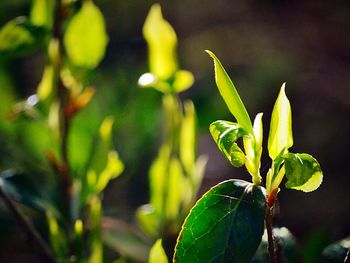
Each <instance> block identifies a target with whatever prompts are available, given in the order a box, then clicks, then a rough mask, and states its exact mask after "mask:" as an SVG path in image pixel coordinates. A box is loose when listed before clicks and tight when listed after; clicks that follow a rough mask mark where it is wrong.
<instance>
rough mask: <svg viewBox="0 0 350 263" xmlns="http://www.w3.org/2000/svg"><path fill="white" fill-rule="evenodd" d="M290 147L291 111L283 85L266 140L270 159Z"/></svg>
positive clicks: (291, 140)
mask: <svg viewBox="0 0 350 263" xmlns="http://www.w3.org/2000/svg"><path fill="white" fill-rule="evenodd" d="M292 145H293V133H292V111H291V107H290V103H289V100H288V98H287V96H286V93H285V83H283V85H282V87H281V90H280V93H279V95H278V97H277V100H276V103H275V106H274V107H273V111H272V116H271V123H270V133H269V139H268V150H269V155H270V157H271V159H273V160H274V159H275V158H276V157H277V156H278V155H279V154H280V153H281V151H282V150H284V151H287V150H288V149H289V148H290V147H291V146H292Z"/></svg>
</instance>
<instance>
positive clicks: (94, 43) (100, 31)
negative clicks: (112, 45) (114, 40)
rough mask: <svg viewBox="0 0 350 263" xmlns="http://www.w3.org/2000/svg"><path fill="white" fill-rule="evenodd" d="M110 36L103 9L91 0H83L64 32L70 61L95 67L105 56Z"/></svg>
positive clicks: (82, 65)
mask: <svg viewBox="0 0 350 263" xmlns="http://www.w3.org/2000/svg"><path fill="white" fill-rule="evenodd" d="M107 43H108V36H107V32H106V28H105V21H104V18H103V15H102V13H101V11H100V10H99V9H98V8H97V6H96V5H95V4H94V3H93V2H92V1H91V0H89V1H83V5H82V7H81V9H80V10H79V11H78V13H77V14H76V15H75V16H74V17H73V18H72V20H71V21H70V22H69V24H68V26H67V30H66V32H65V34H64V46H65V49H66V51H67V55H68V57H69V59H70V61H71V62H72V63H73V64H74V65H76V66H80V67H85V68H88V69H93V68H95V67H96V66H97V65H98V64H99V63H100V61H101V60H102V58H103V57H104V54H105V51H106V46H107Z"/></svg>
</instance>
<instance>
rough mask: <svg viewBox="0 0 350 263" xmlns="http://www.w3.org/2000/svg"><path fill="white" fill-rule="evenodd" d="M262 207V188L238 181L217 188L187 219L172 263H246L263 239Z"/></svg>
mask: <svg viewBox="0 0 350 263" xmlns="http://www.w3.org/2000/svg"><path fill="white" fill-rule="evenodd" d="M265 207H266V199H265V190H264V189H263V188H262V187H258V186H253V184H251V183H248V182H245V181H241V180H228V181H224V182H222V183H220V184H218V185H216V186H215V187H213V188H212V189H210V190H209V191H208V192H207V193H206V194H205V195H204V196H203V197H202V198H201V199H200V200H199V201H198V202H197V204H196V205H195V206H194V207H193V208H192V210H191V212H190V214H189V215H188V217H187V218H186V220H185V222H184V224H183V226H182V230H181V232H180V235H179V238H178V242H177V245H176V248H175V255H174V262H179V263H182V262H189V263H196V262H249V261H250V260H251V259H252V257H253V256H254V254H255V251H256V249H257V248H258V246H259V244H260V241H261V237H262V235H263V231H264V215H265Z"/></svg>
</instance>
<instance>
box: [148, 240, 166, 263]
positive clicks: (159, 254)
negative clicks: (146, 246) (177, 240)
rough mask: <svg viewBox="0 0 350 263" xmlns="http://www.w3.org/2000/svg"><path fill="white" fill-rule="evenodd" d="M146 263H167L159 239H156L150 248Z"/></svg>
mask: <svg viewBox="0 0 350 263" xmlns="http://www.w3.org/2000/svg"><path fill="white" fill-rule="evenodd" d="M148 263H168V258H167V256H166V254H165V252H164V249H163V246H162V240H161V239H158V240H157V241H156V242H155V243H154V245H153V246H152V248H151V250H150V252H149V258H148Z"/></svg>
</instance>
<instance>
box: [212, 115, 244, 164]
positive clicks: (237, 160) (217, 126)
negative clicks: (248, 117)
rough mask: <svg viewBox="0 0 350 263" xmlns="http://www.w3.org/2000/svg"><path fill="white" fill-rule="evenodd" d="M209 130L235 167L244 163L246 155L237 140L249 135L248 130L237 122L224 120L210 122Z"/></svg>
mask: <svg viewBox="0 0 350 263" xmlns="http://www.w3.org/2000/svg"><path fill="white" fill-rule="evenodd" d="M209 130H210V133H211V135H212V137H213V139H214V141H215V142H216V144H217V145H218V147H219V149H220V151H221V152H222V153H223V154H224V155H225V157H226V158H227V159H228V160H229V161H230V162H231V164H232V165H233V166H235V167H240V166H242V165H244V163H245V155H244V153H243V151H242V150H241V149H240V148H239V146H238V145H237V144H236V141H237V140H238V139H239V138H240V137H243V136H245V135H248V133H247V132H246V130H244V129H243V128H242V127H241V126H240V125H239V124H237V123H233V122H229V121H222V120H219V121H215V122H213V123H212V124H210V127H209Z"/></svg>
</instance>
